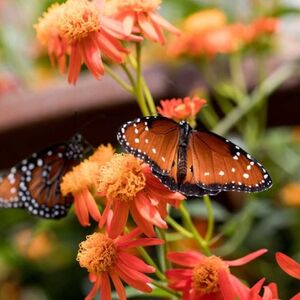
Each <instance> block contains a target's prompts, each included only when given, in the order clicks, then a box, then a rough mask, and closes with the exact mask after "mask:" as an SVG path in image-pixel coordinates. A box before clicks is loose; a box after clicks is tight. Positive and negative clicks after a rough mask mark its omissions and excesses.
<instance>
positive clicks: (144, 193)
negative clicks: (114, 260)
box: [98, 154, 185, 237]
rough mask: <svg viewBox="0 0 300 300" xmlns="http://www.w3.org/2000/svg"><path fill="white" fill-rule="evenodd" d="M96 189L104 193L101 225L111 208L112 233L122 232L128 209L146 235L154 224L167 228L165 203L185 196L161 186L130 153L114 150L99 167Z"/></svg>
mask: <svg viewBox="0 0 300 300" xmlns="http://www.w3.org/2000/svg"><path fill="white" fill-rule="evenodd" d="M98 192H99V195H100V196H105V197H106V207H105V209H104V212H103V215H102V217H101V220H100V224H99V225H100V227H102V226H103V225H104V224H105V223H106V221H107V216H108V213H109V211H110V210H111V209H112V210H113V212H114V215H113V218H112V221H111V227H112V233H111V236H112V237H116V236H118V235H119V234H120V233H121V232H123V230H124V227H125V224H126V222H127V219H128V215H129V213H130V214H131V216H132V218H133V220H134V221H135V223H136V224H137V225H138V227H139V228H140V229H141V230H142V231H143V232H144V233H145V234H146V235H147V236H153V235H154V230H153V226H157V227H159V228H167V224H166V222H165V221H164V217H166V215H167V211H166V207H167V204H171V205H173V206H176V207H177V206H178V204H179V202H180V201H181V200H183V199H184V198H185V197H184V196H183V195H181V194H179V193H176V192H171V191H170V190H169V189H167V188H166V187H164V186H163V185H162V184H161V183H160V181H159V180H158V179H157V178H155V177H154V176H153V175H152V173H151V170H150V167H149V166H148V165H147V164H144V163H142V162H141V161H140V160H138V159H137V158H135V157H134V156H133V155H131V154H115V155H114V157H113V158H112V159H111V160H110V162H108V163H106V164H105V165H104V166H102V167H101V168H100V175H99V182H98Z"/></svg>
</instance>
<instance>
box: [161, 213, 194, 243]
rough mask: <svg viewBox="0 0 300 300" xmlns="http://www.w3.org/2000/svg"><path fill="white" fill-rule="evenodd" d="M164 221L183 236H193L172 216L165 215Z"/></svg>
mask: <svg viewBox="0 0 300 300" xmlns="http://www.w3.org/2000/svg"><path fill="white" fill-rule="evenodd" d="M166 221H167V223H168V224H169V225H171V226H172V227H173V228H174V229H175V230H176V231H177V232H179V233H181V234H182V235H183V236H185V237H187V238H192V237H193V235H192V234H191V233H190V232H189V231H188V230H186V229H185V228H184V227H182V226H181V225H180V224H178V223H177V222H176V221H175V220H174V219H173V218H172V217H170V216H167V217H166Z"/></svg>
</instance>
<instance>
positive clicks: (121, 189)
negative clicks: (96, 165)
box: [98, 154, 146, 202]
mask: <svg viewBox="0 0 300 300" xmlns="http://www.w3.org/2000/svg"><path fill="white" fill-rule="evenodd" d="M142 170H143V168H142V163H141V162H140V161H139V160H137V159H136V158H135V157H134V156H133V155H130V154H115V155H114V157H113V158H112V159H111V160H110V161H109V162H108V163H106V164H105V165H104V166H102V167H101V168H100V172H99V182H98V192H100V193H104V194H105V195H106V196H107V197H108V198H109V199H118V200H120V201H125V202H127V201H131V200H133V199H134V197H135V196H136V194H137V193H138V192H139V191H141V190H142V189H144V187H145V185H146V178H145V175H144V173H143V171H142Z"/></svg>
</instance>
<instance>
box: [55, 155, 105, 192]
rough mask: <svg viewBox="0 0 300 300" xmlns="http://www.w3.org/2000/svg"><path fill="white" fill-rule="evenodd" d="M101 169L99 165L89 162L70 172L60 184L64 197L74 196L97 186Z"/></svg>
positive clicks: (86, 161) (84, 162)
mask: <svg viewBox="0 0 300 300" xmlns="http://www.w3.org/2000/svg"><path fill="white" fill-rule="evenodd" d="M99 167H100V166H99V165H98V164H97V163H95V162H91V161H88V160H85V161H83V162H82V163H81V164H79V165H78V166H76V167H74V168H73V169H72V171H70V172H68V173H67V174H66V175H65V176H64V177H63V178H62V182H61V184H60V189H61V193H62V195H63V196H66V195H68V194H69V193H72V194H73V195H74V194H77V193H79V192H81V191H83V190H84V189H88V188H91V187H93V186H95V185H96V183H97V179H98V174H99Z"/></svg>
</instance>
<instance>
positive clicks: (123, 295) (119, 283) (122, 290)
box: [110, 272, 126, 300]
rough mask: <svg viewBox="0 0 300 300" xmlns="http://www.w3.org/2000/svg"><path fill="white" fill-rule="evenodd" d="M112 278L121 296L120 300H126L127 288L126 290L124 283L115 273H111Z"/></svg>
mask: <svg viewBox="0 0 300 300" xmlns="http://www.w3.org/2000/svg"><path fill="white" fill-rule="evenodd" d="M110 277H111V279H112V281H113V283H114V286H115V288H116V291H117V294H118V296H119V300H126V292H125V288H124V286H123V283H122V281H121V280H120V278H119V276H118V275H117V274H116V273H115V272H110Z"/></svg>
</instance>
